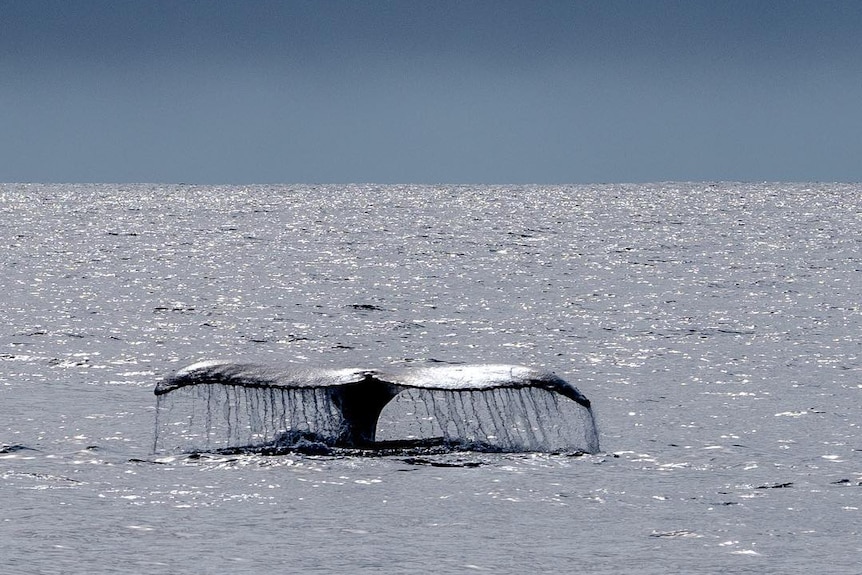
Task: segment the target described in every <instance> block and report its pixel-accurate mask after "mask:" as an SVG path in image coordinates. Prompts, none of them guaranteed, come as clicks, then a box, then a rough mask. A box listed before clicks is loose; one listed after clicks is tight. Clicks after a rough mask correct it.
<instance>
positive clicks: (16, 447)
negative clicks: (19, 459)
mask: <svg viewBox="0 0 862 575" xmlns="http://www.w3.org/2000/svg"><path fill="white" fill-rule="evenodd" d="M19 451H39V450H38V449H35V448H33V447H27V446H26V445H21V444H20V443H15V444H12V445H0V453H18V452H19Z"/></svg>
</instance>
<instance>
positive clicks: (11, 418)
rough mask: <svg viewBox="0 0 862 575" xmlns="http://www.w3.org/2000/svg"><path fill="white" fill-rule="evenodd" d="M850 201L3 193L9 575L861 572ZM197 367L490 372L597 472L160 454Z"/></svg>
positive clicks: (861, 381) (859, 364)
mask: <svg viewBox="0 0 862 575" xmlns="http://www.w3.org/2000/svg"><path fill="white" fill-rule="evenodd" d="M860 230H862V186H860V185H849V184H848V185H840V184H781V183H758V184H747V183H660V184H651V185H590V186H551V187H542V186H519V187H511V186H372V185H343V186H306V185H303V186H186V185H173V186H171V185H38V184H3V185H0V245H2V252H0V253H2V258H0V269H2V275H0V293H2V300H0V301H2V304H0V318H2V323H1V324H0V328H2V332H0V564H2V567H0V570H2V572H3V573H4V574H10V575H15V574H55V573H56V574H93V573H123V574H127V573H147V574H153V575H155V574H176V573H194V574H220V573H230V574H232V575H236V574H246V573H248V574H252V573H254V574H259V573H430V572H433V573H469V572H473V571H475V572H489V573H564V572H567V573H572V572H581V573H606V574H620V573H637V574H652V573H654V574H667V573H687V574H699V573H756V574H765V573H774V574H787V573H810V572H812V571H813V572H817V573H821V574H832V573H835V574H855V573H859V572H860V571H862V510H860V508H862V429H860V423H862V410H860V406H862V359H860V354H862V235H860V232H859V231H860ZM203 359H229V360H237V361H253V362H258V363H264V364H266V363H275V364H285V363H288V364H291V363H295V364H298V365H319V366H333V367H336V366H338V367H365V366H368V367H375V368H383V367H386V366H389V365H401V364H405V363H411V362H422V361H437V362H453V363H457V362H482V363H487V362H492V363H514V364H523V365H528V366H533V367H539V368H543V369H548V370H553V371H555V372H556V373H557V374H558V375H560V376H561V377H564V378H565V379H567V380H568V381H571V382H572V383H574V384H575V385H577V387H578V388H579V389H580V390H581V391H582V392H583V393H584V394H585V395H586V396H587V397H589V398H590V399H591V400H592V405H593V407H594V409H595V412H596V418H597V421H598V424H599V427H600V441H601V452H600V453H598V454H594V455H583V456H580V457H575V456H571V455H567V454H545V453H508V454H492V453H471V452H452V453H447V454H442V455H435V456H429V457H421V458H415V457H413V458H408V457H400V456H397V455H395V456H389V457H352V456H314V455H300V454H293V455H283V456H264V455H255V454H240V455H218V454H215V453H213V454H208V453H204V454H200V453H182V452H179V453H177V452H158V451H156V452H154V424H155V405H156V401H155V396H154V395H153V388H154V387H155V385H156V383H157V382H158V381H159V379H160V378H162V377H165V376H167V375H169V374H171V373H173V372H174V371H175V370H177V369H179V368H181V367H183V366H185V365H188V364H190V363H193V362H196V361H199V360H203Z"/></svg>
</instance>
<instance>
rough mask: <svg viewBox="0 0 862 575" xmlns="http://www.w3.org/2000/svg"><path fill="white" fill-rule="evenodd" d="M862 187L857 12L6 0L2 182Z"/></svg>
mask: <svg viewBox="0 0 862 575" xmlns="http://www.w3.org/2000/svg"><path fill="white" fill-rule="evenodd" d="M659 180H785V181H788V180H796V181H799V180H806V181H807V180H819V181H860V180H862V2H859V1H857V0H849V1H844V2H836V1H829V0H812V1H806V0H799V1H794V0H781V1H767V0H739V1H734V0H712V1H697V0H679V1H658V0H657V1H649V0H633V1H627V2H623V1H616V2H615V1H609V0H598V1H576V0H571V1H560V2H558V1H540V0H525V1H523V2H512V1H506V0H493V1H487V2H485V1H469V0H460V1H455V2H449V1H445V0H429V1H422V2H419V1H409V0H399V1H391V2H387V1H381V0H373V1H366V0H362V1H355V2H344V1H327V0H319V1H286V0H285V1H280V2H275V1H257V2H256V1H253V0H241V1H219V0H201V1H187V0H186V1H183V0H97V1H88V0H58V1H44V0H0V181H6V182H12V181H31V182H195V183H271V182H290V183H293V182H305V183H313V182H332V183H339V182H380V183H395V182H417V183H586V182H643V181H659Z"/></svg>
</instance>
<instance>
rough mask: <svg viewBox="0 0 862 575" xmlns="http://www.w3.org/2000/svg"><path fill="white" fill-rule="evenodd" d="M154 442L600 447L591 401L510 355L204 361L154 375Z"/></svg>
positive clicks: (187, 445)
mask: <svg viewBox="0 0 862 575" xmlns="http://www.w3.org/2000/svg"><path fill="white" fill-rule="evenodd" d="M155 394H156V396H157V398H158V399H157V417H158V420H157V426H156V427H157V428H156V440H155V449H156V450H159V449H160V448H167V449H185V450H188V449H203V450H212V449H226V448H237V447H250V448H254V447H255V446H262V445H271V444H273V443H278V442H284V441H285V438H300V437H301V438H303V440H304V441H307V440H308V438H309V437H312V438H314V441H315V442H316V443H320V444H323V445H326V446H332V447H344V448H363V449H367V448H371V449H374V448H376V447H380V446H382V445H387V446H388V445H393V443H397V442H398V441H418V442H427V441H429V440H431V439H437V440H440V441H441V442H444V443H446V444H452V445H459V446H461V447H464V446H472V447H475V448H479V449H489V450H495V451H583V452H588V453H595V452H597V451H598V450H599V443H598V432H597V430H596V426H595V418H594V415H593V412H592V409H591V405H590V401H589V400H588V399H587V398H586V397H585V396H584V395H583V394H582V393H581V392H580V391H579V390H578V389H577V388H575V387H574V386H573V385H571V384H570V383H568V382H566V381H565V380H563V379H561V378H559V377H557V376H556V375H554V374H552V373H549V372H545V371H540V370H535V369H531V368H527V367H522V366H513V365H496V364H491V365H434V366H421V367H403V368H391V369H383V370H377V369H296V368H290V369H284V368H273V367H268V366H260V365H253V364H241V363H230V362H213V361H209V362H201V363H197V364H194V365H191V366H189V367H187V368H184V369H181V370H180V371H178V372H177V373H176V374H174V375H172V376H170V377H168V378H166V379H164V380H162V381H161V382H159V384H158V385H157V386H156V389H155Z"/></svg>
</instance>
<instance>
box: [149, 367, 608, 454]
mask: <svg viewBox="0 0 862 575" xmlns="http://www.w3.org/2000/svg"><path fill="white" fill-rule="evenodd" d="M206 385H219V386H230V387H232V388H248V389H255V388H257V389H262V390H263V389H268V390H288V391H290V390H297V391H302V390H314V391H315V393H323V395H322V396H321V397H323V398H325V399H326V402H327V403H329V404H331V406H333V407H334V409H335V410H336V411H337V413H338V414H339V415H340V419H341V422H340V425H339V426H338V429H337V432H336V433H335V435H334V437H333V438H332V441H331V443H332V444H333V445H334V446H337V447H348V448H368V447H374V446H375V444H376V430H377V425H378V419H379V418H380V414H381V412H382V411H383V409H384V408H385V407H386V405H387V404H389V403H390V401H392V400H393V399H394V398H395V397H396V396H398V395H399V394H401V393H402V392H405V391H409V390H427V391H432V392H453V393H460V392H492V391H494V390H520V389H540V390H545V391H548V392H551V393H552V394H558V395H560V396H563V397H566V398H568V399H570V400H572V401H574V402H575V403H576V404H578V405H579V406H581V407H582V408H583V409H584V410H586V412H587V413H589V417H590V420H591V421H592V411H591V409H590V400H589V399H587V398H586V397H585V396H584V395H583V394H582V393H581V392H580V391H579V390H578V389H577V388H576V387H575V386H573V385H572V384H570V383H569V382H567V381H565V380H563V379H562V378H560V377H558V376H556V375H554V374H553V373H551V372H548V371H542V370H537V369H532V368H528V367H523V366H518V365H501V364H475V365H431V366H428V365H423V366H409V367H393V368H386V369H358V368H346V369H333V368H302V367H271V366H263V365H256V364H245V363H232V362H221V361H205V362H199V363H195V364H193V365H190V366H188V367H186V368H183V369H181V370H179V371H178V372H176V373H175V374H174V375H172V376H170V377H168V378H166V379H164V380H162V381H161V382H159V384H158V385H157V386H156V388H155V394H156V395H157V396H164V395H166V394H169V393H171V392H173V391H176V390H180V389H182V388H187V387H190V386H206ZM314 401H315V402H317V401H318V400H317V399H315V400H314ZM592 443H594V444H595V445H594V446H593V445H592ZM592 443H591V448H590V449H589V450H591V451H593V450H595V451H597V450H598V444H597V439H595V441H593V442H592Z"/></svg>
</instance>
